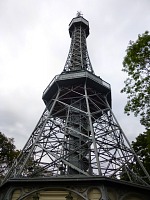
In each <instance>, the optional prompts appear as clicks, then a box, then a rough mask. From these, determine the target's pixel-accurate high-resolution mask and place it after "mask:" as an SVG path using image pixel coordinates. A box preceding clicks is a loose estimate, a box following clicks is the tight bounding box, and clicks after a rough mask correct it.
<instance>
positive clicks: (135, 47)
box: [121, 31, 150, 128]
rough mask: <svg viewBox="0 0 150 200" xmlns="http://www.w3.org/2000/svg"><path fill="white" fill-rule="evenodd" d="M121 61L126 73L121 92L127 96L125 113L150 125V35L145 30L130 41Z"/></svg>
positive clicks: (147, 125) (143, 123)
mask: <svg viewBox="0 0 150 200" xmlns="http://www.w3.org/2000/svg"><path fill="white" fill-rule="evenodd" d="M126 52H127V54H126V56H125V58H124V61H123V71H124V72H126V73H127V74H128V78H127V79H126V80H125V82H124V83H125V86H124V88H123V89H122V90H121V92H125V93H126V94H127V95H128V96H127V98H128V100H127V104H126V106H125V109H124V110H125V113H127V114H128V115H129V114H130V112H133V113H134V115H135V116H138V115H139V116H140V122H141V124H142V125H144V126H145V127H146V128H149V127H150V35H149V32H148V31H146V32H145V33H144V34H142V35H139V36H138V39H137V41H135V42H133V41H130V43H129V46H128V48H127V50H126Z"/></svg>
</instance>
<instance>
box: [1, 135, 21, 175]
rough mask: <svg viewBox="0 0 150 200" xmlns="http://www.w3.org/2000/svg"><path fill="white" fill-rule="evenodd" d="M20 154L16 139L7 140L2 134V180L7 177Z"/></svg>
mask: <svg viewBox="0 0 150 200" xmlns="http://www.w3.org/2000/svg"><path fill="white" fill-rule="evenodd" d="M18 154H19V150H17V149H16V147H15V145H14V139H13V138H7V137H6V136H5V135H4V134H2V133H1V132H0V179H2V178H3V177H4V176H5V174H6V173H7V171H8V170H9V168H10V167H11V165H12V163H13V161H14V159H15V158H16V157H17V156H18Z"/></svg>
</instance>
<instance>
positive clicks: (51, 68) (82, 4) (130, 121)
mask: <svg viewBox="0 0 150 200" xmlns="http://www.w3.org/2000/svg"><path fill="white" fill-rule="evenodd" d="M77 11H81V12H82V13H83V17H84V18H85V19H87V20H88V21H89V24H90V35H89V37H88V38H87V45H88V52H89V56H90V60H91V63H92V66H93V69H94V71H95V73H96V75H98V76H100V77H101V78H102V79H103V80H105V81H107V82H109V83H110V84H111V88H112V103H113V111H114V114H115V115H116V117H117V119H118V121H119V123H120V125H121V127H122V129H123V130H124V132H125V134H126V136H127V137H128V139H129V140H130V141H132V140H134V139H135V137H136V136H137V135H138V134H139V133H141V132H142V131H143V130H144V128H143V127H142V126H141V125H140V122H139V119H138V118H135V117H133V116H130V117H128V116H126V115H125V114H124V110H123V109H124V106H125V104H126V101H127V98H126V95H125V94H121V93H120V90H121V89H122V88H123V86H124V83H123V82H124V80H125V79H126V74H125V73H124V72H122V71H121V69H122V61H123V58H124V56H125V54H126V53H125V50H126V48H127V46H128V44H129V41H130V40H133V41H135V40H136V39H137V37H138V34H142V33H143V32H145V31H146V30H149V29H150V0H74V1H73V0H21V1H20V0H0V131H1V132H3V133H4V134H5V135H6V136H7V137H13V138H14V140H15V145H16V146H17V148H19V149H20V148H23V146H24V145H25V143H26V141H27V139H28V137H29V136H30V134H31V133H32V131H33V129H34V128H35V126H36V124H37V122H38V120H39V118H40V117H41V115H42V112H43V110H44V108H45V106H44V103H43V101H42V98H41V97H42V93H43V91H44V89H45V88H46V87H47V85H48V84H49V82H50V81H51V80H52V79H53V77H54V76H55V75H57V74H60V73H61V72H62V70H63V67H64V65H65V62H66V59H67V55H68V52H69V47H70V41H71V40H70V37H69V33H68V25H69V23H70V21H71V19H72V18H73V17H75V16H76V13H77Z"/></svg>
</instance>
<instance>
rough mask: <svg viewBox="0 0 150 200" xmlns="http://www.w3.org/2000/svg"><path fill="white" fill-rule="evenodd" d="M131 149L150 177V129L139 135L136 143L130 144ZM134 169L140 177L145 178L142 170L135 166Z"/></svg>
mask: <svg viewBox="0 0 150 200" xmlns="http://www.w3.org/2000/svg"><path fill="white" fill-rule="evenodd" d="M132 147H133V149H134V151H135V152H136V154H137V155H138V157H139V159H140V161H141V162H142V164H143V166H144V167H145V169H146V170H147V172H148V173H149V175H150V129H149V130H147V131H146V132H144V133H142V134H140V135H139V136H138V137H137V138H136V141H133V142H132ZM136 169H137V170H138V172H139V174H140V175H141V177H144V176H145V175H144V173H143V171H142V169H141V168H140V167H139V166H138V165H137V164H136Z"/></svg>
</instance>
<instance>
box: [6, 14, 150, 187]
mask: <svg viewBox="0 0 150 200" xmlns="http://www.w3.org/2000/svg"><path fill="white" fill-rule="evenodd" d="M69 32H70V36H71V38H72V41H71V47H70V51H69V55H68V58H67V62H66V64H65V67H64V70H63V72H62V73H61V74H60V75H57V76H56V77H55V78H54V79H53V80H52V82H51V83H50V84H49V85H48V87H47V88H46V90H45V91H44V93H43V100H44V102H45V104H46V109H45V110H44V112H43V114H42V116H41V118H40V120H39V122H38V123H37V125H36V127H35V129H34V131H33V133H32V134H31V136H30V138H29V139H28V141H27V143H26V145H25V146H24V148H23V150H22V152H21V154H20V155H19V157H18V158H17V159H16V161H15V163H14V165H13V166H12V168H11V169H10V170H9V172H8V174H7V175H6V177H5V180H4V182H5V181H7V180H8V179H10V178H19V177H28V178H34V177H58V176H63V177H64V176H75V175H81V176H86V177H91V176H104V177H110V178H112V179H123V180H126V181H129V182H132V183H137V184H142V185H147V183H146V182H145V177H147V179H149V180H150V177H149V175H148V173H147V171H146V170H145V168H144V167H143V165H142V163H141V162H140V160H139V158H138V157H137V155H136V154H135V152H134V151H133V149H132V147H131V145H130V144H129V141H128V140H127V138H126V136H125V134H124V132H123V131H122V129H121V127H120V125H119V124H118V122H117V120H116V118H115V116H114V114H113V112H112V109H111V88H110V85H109V84H108V83H106V82H105V81H103V80H102V79H101V78H100V77H98V76H96V75H94V73H93V69H92V66H91V64H90V59H89V56H88V53H87V47H86V37H87V36H88V34H89V26H88V22H87V21H86V20H85V19H84V18H83V17H82V16H80V15H79V16H77V17H76V18H74V19H73V20H72V22H71V23H70V26H69ZM135 164H136V166H138V167H139V168H141V170H142V171H143V173H144V174H145V177H144V178H143V177H140V175H139V174H138V170H136V168H135V167H134V165H135Z"/></svg>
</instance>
